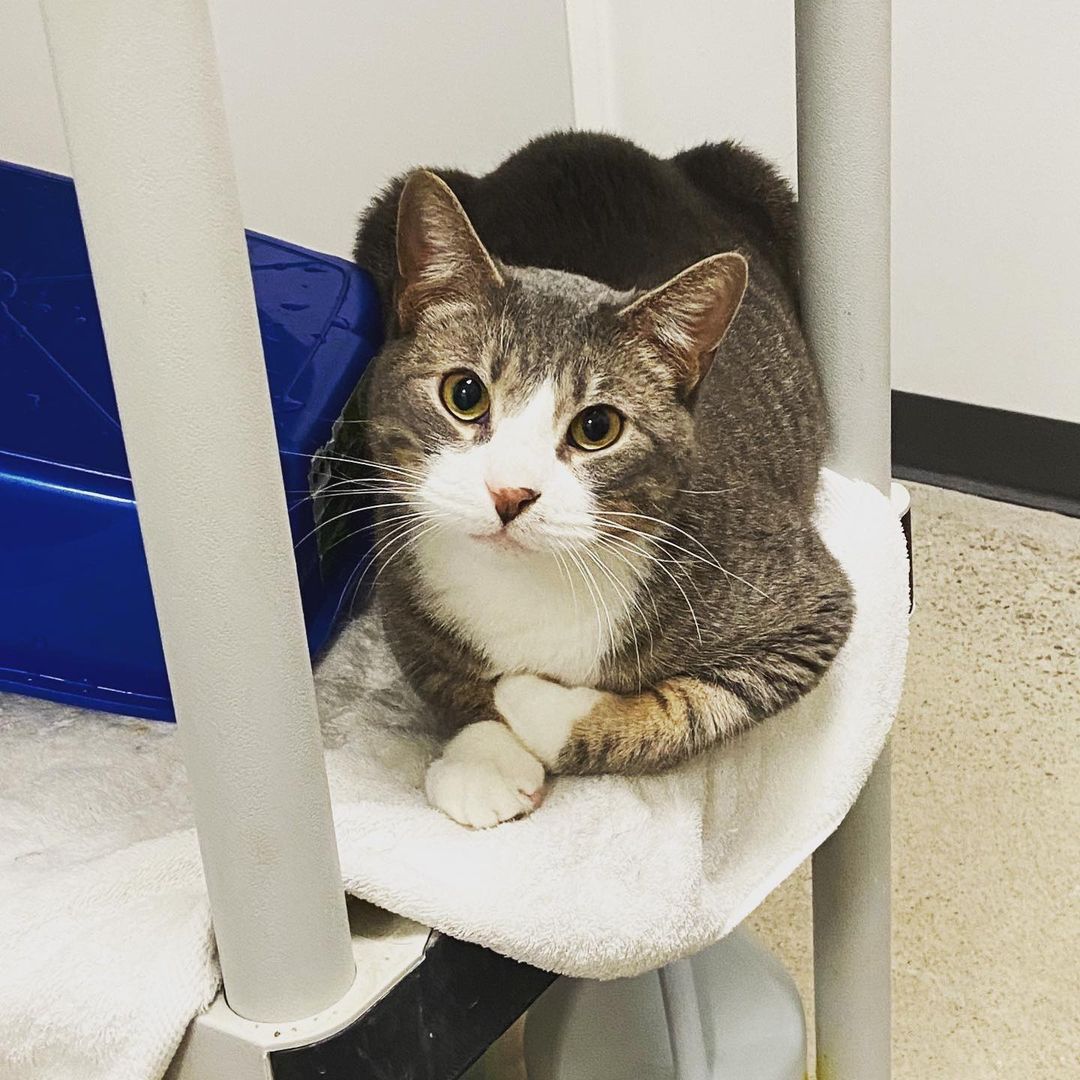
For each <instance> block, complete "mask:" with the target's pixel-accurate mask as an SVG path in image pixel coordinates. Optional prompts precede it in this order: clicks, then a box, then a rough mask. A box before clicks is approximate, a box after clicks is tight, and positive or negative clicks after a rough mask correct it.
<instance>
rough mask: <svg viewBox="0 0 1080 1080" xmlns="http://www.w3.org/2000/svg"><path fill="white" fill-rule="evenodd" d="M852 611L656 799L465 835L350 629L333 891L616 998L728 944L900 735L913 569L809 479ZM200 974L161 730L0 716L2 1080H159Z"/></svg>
mask: <svg viewBox="0 0 1080 1080" xmlns="http://www.w3.org/2000/svg"><path fill="white" fill-rule="evenodd" d="M818 524H819V528H820V529H821V532H822V535H823V537H824V539H825V541H826V543H827V544H828V546H829V548H830V549H831V550H832V551H833V553H834V554H835V555H836V556H837V558H838V559H839V560H840V562H841V564H842V565H843V566H844V568H845V570H846V571H847V573H848V575H849V577H850V578H851V581H852V583H853V585H854V587H855V593H856V607H857V613H856V617H855V623H854V626H853V629H852V633H851V637H850V639H849V641H848V643H847V644H846V645H845V647H844V649H843V650H842V651H841V653H840V655H839V656H838V657H837V659H836V661H835V662H834V664H833V666H832V668H831V669H830V671H829V673H828V674H827V676H826V678H825V679H824V681H823V682H822V684H821V685H820V686H819V687H818V688H817V689H816V690H814V691H813V692H812V693H811V694H809V695H808V696H807V697H806V698H804V699H803V700H802V701H801V702H799V703H798V704H797V705H795V706H793V707H792V708H789V709H787V710H785V711H784V712H783V713H782V714H780V715H778V716H776V717H774V718H772V719H770V720H769V721H767V722H766V723H764V724H762V725H761V726H759V727H758V728H757V729H755V730H754V731H751V732H749V733H748V734H746V735H745V736H743V737H741V738H740V739H738V740H737V741H736V742H734V743H733V744H732V745H730V746H726V747H720V748H717V749H715V750H712V751H710V752H708V753H706V754H703V755H701V756H700V757H698V758H697V759H695V760H693V761H690V762H688V763H686V764H685V765H683V766H681V767H679V768H676V769H674V770H672V771H670V772H668V773H666V774H664V775H661V776H654V777H635V778H624V777H598V778H597V777H591V778H575V777H564V778H559V779H558V780H557V782H556V783H555V785H554V787H553V789H552V791H551V793H550V794H549V796H548V798H547V800H546V802H545V803H544V805H543V806H542V807H541V808H540V809H539V810H538V811H537V812H536V813H535V814H533V815H532V816H530V817H528V818H526V819H524V820H522V821H516V822H510V823H507V824H505V825H501V826H499V827H497V828H495V829H490V830H485V831H480V832H470V831H468V830H466V829H463V828H462V827H460V826H458V825H456V824H455V823H454V822H452V821H450V820H449V819H448V818H446V817H444V816H443V815H442V814H440V813H439V812H438V811H435V810H433V809H432V808H430V807H429V806H428V805H427V803H426V800H425V798H424V795H423V790H422V778H423V773H424V769H425V766H426V764H427V762H428V761H429V760H430V758H431V756H432V754H433V753H434V752H435V751H436V743H435V742H434V741H433V740H432V739H431V738H430V737H428V736H427V735H425V734H423V733H422V731H420V730H418V726H417V725H418V723H420V719H419V713H420V709H419V706H418V704H417V702H416V700H415V699H414V697H413V695H412V693H411V692H410V691H409V689H408V688H407V687H406V686H405V685H404V683H403V681H402V679H401V676H400V674H399V672H398V671H397V669H396V666H395V664H394V662H393V660H392V658H391V656H390V653H389V651H388V649H387V647H386V645H385V642H384V641H383V639H382V637H381V633H380V629H379V625H378V620H377V618H375V617H374V615H372V614H370V613H369V614H366V615H364V616H363V617H362V618H360V619H358V620H357V621H356V622H355V623H354V624H352V625H351V626H350V627H349V628H347V630H346V631H345V632H344V633H343V634H342V635H341V637H340V638H339V640H338V641H337V643H336V644H335V646H334V648H333V649H332V650H331V652H330V654H329V655H328V656H327V658H326V659H325V660H324V661H323V663H322V664H321V666H320V668H319V671H318V674H317V685H318V689H319V698H320V710H321V714H322V720H323V728H324V734H325V738H326V745H327V770H328V773H329V777H330V784H331V791H332V794H333V799H334V812H335V819H336V824H337V835H338V844H339V848H340V854H341V865H342V871H343V875H344V878H345V885H346V887H347V888H348V890H349V891H350V892H352V893H355V894H356V895H358V896H361V897H363V898H365V899H368V900H371V901H374V902H375V903H377V904H380V905H381V906H383V907H386V908H389V909H390V910H392V911H395V912H399V913H400V914H402V915H407V916H409V917H410V918H413V919H416V920H418V921H420V922H423V923H426V924H428V925H431V926H434V927H436V928H438V929H440V930H443V931H446V932H447V933H449V934H453V935H455V936H457V937H461V938H465V939H467V940H469V941H475V942H479V943H481V944H483V945H486V946H488V947H490V948H493V949H497V950H498V951H500V952H503V953H506V954H507V955H509V956H512V957H515V958H517V959H519V960H523V961H527V962H528V963H531V964H536V965H538V966H540V967H543V968H547V969H549V970H552V971H557V972H560V973H563V974H568V975H578V976H589V977H594V978H614V977H618V976H624V975H633V974H636V973H638V972H641V971H645V970H648V969H650V968H653V967H656V966H658V965H660V964H663V963H665V962H666V961H668V960H671V959H674V958H676V957H679V956H684V955H687V954H690V953H693V952H695V951H697V950H698V949H701V948H703V947H704V946H706V945H708V944H710V943H712V942H714V941H716V940H717V939H718V938H720V937H722V936H723V935H724V934H725V933H727V932H728V931H729V930H731V929H732V928H734V927H735V926H736V925H737V924H738V923H739V922H740V921H741V920H742V919H743V918H744V917H745V916H746V915H747V914H749V912H750V911H752V910H753V908H754V907H755V906H756V905H757V904H758V903H759V902H760V901H761V900H762V899H763V898H764V897H765V896H766V895H767V894H768V892H769V891H770V890H771V889H773V888H774V887H775V886H776V885H778V884H779V883H780V882H781V881H782V880H783V879H784V878H785V877H786V876H787V875H788V874H789V873H791V871H792V870H794V869H795V867H796V866H798V864H799V863H800V862H801V861H802V860H803V859H805V858H806V857H807V856H808V855H809V854H810V853H811V852H812V851H813V850H814V848H815V847H816V846H817V845H818V844H819V843H820V842H821V841H822V840H823V839H825V837H826V836H828V834H829V833H830V832H831V831H832V830H833V829H834V828H835V827H836V826H837V824H838V823H839V822H840V820H841V819H842V818H843V816H844V814H845V813H846V811H847V809H848V808H849V807H850V805H851V803H852V802H853V800H854V798H855V796H856V794H857V792H858V790H859V788H860V787H861V785H862V783H863V781H864V780H865V778H866V776H867V774H868V773H869V770H870V768H871V766H872V764H873V762H874V759H875V758H876V757H877V755H878V753H879V752H880V750H881V748H882V746H883V744H884V741H885V738H886V735H887V733H888V730H889V726H890V724H891V722H892V719H893V716H894V715H895V713H896V709H897V705H898V703H899V698H900V690H901V684H902V680H903V669H904V660H905V655H906V648H907V561H906V554H905V548H904V542H903V537H902V535H901V531H900V527H899V523H898V522H897V519H896V513H895V510H894V509H893V508H892V507H891V506H890V504H889V502H888V500H887V499H885V498H884V497H883V496H882V495H880V494H879V493H878V492H877V491H875V490H874V489H873V488H872V487H870V486H868V485H866V484H861V483H856V482H853V481H849V480H845V479H843V478H841V477H838V476H836V475H834V474H831V473H827V472H826V473H824V474H823V483H822V487H821V493H820V499H819V510H818ZM217 987H218V970H217V965H216V961H215V959H214V953H213V946H212V938H211V931H210V917H209V909H208V905H207V901H206V895H205V890H204V886H203V881H202V872H201V868H200V864H199V857H198V848H197V844H196V840H195V835H194V831H193V828H192V817H191V811H190V807H189V805H188V802H187V796H186V780H185V777H184V770H183V765H182V763H181V760H180V756H179V748H178V745H177V741H176V739H175V737H174V732H173V729H172V727H171V725H164V724H156V723H152V722H145V721H139V720H130V719H125V718H121V717H115V716H108V715H104V714H99V713H90V712H84V711H80V710H77V709H72V708H65V707H62V706H58V705H51V704H47V703H44V702H41V701H36V700H32V699H29V698H21V697H15V696H4V695H0V1078H3V1080H8V1078H15V1077H18V1078H19V1080H53V1078H61V1077H63V1078H68V1077H76V1076H77V1077H79V1078H80V1080H96V1078H99V1077H100V1078H106V1077H108V1078H110V1080H116V1078H131V1080H147V1078H153V1077H159V1076H160V1075H161V1074H162V1073H163V1072H164V1069H165V1067H166V1066H167V1064H168V1061H169V1060H170V1058H171V1056H172V1054H173V1053H174V1051H175V1049H176V1046H177V1044H178V1043H179V1041H180V1038H181V1036H182V1035H183V1032H184V1030H185V1028H186V1026H187V1024H188V1023H189V1022H190V1020H191V1018H192V1017H193V1016H194V1015H195V1014H196V1013H197V1012H198V1011H199V1010H200V1009H201V1008H203V1007H204V1006H205V1005H206V1004H207V1003H208V1002H209V1001H210V1000H211V999H212V997H213V996H214V994H215V992H216V990H217Z"/></svg>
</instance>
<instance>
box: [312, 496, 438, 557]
mask: <svg viewBox="0 0 1080 1080" xmlns="http://www.w3.org/2000/svg"><path fill="white" fill-rule="evenodd" d="M403 506H424V503H419V502H408V501H406V500H404V499H395V500H394V501H393V502H387V503H376V504H375V505H374V506H357V507H354V508H353V509H352V510H343V511H342V512H341V513H340V514H335V515H334V516H333V517H329V518H327V519H326V520H325V521H320V522H319V523H318V525H316V526H315V528H314V529H309V530H308V531H307V532H306V533H304V535H303V536H301V537H300V539H299V540H297V541H296V543H295V544H293V550H294V551H295V550H296V548H298V547H299V546H300V545H301V544H302V543H303V542H304V541H305V540H308V539H310V538H311V537H312V536H314V535H315V534H316V533H317V532H319V531H320V530H322V529H325V528H326V527H327V526H328V525H333V524H334V522H335V521H341V519H342V518H347V517H351V516H352V515H353V514H363V513H365V512H367V511H372V510H389V509H396V508H398V507H403Z"/></svg>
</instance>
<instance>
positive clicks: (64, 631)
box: [0, 162, 382, 720]
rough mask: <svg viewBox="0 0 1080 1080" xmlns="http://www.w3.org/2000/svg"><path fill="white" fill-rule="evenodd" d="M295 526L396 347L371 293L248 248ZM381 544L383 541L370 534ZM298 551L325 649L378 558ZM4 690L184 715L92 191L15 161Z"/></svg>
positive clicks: (9, 198) (2, 466) (0, 205)
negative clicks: (113, 364) (113, 371)
mask: <svg viewBox="0 0 1080 1080" xmlns="http://www.w3.org/2000/svg"><path fill="white" fill-rule="evenodd" d="M248 253H249V255H250V258H251V268H252V277H253V280H254V283H255V297H256V302H257V305H258V311H259V325H260V328H261V331H262V339H263V352H264V355H265V358H266V371H267V379H268V381H269V384H270V396H271V400H272V402H273V408H274V420H275V425H276V428H277V438H278V448H279V450H280V453H281V468H282V475H283V478H284V484H285V489H286V491H287V492H288V493H289V494H288V496H287V498H288V504H289V518H290V522H291V525H292V530H293V535H294V537H295V539H296V540H297V541H299V540H300V539H301V538H303V537H304V536H305V535H306V534H308V533H309V531H310V530H311V529H312V528H313V524H314V522H313V515H312V509H311V507H312V503H311V502H310V500H308V499H306V498H305V497H304V495H303V494H302V493H303V492H306V491H307V488H308V476H309V471H310V466H311V455H312V454H313V453H314V452H315V451H316V450H317V449H318V448H319V447H320V446H323V445H324V444H325V443H326V442H327V440H328V439H329V437H330V433H331V426H332V424H333V422H334V420H335V419H336V418H337V417H338V416H339V415H340V413H341V410H342V408H343V407H344V405H345V402H346V400H347V399H348V397H349V394H350V393H351V392H352V390H353V388H354V387H355V385H356V382H357V380H358V379H359V377H360V375H361V373H362V372H363V370H364V368H365V366H366V365H367V362H368V361H369V360H370V358H371V357H372V356H373V355H374V353H375V352H376V351H377V349H378V347H379V345H380V342H381V333H382V331H381V320H380V318H379V312H378V299H377V295H376V292H375V288H374V285H373V283H372V282H371V280H370V279H369V278H368V277H367V276H366V275H365V274H363V273H361V272H360V271H358V270H357V269H356V268H355V267H354V266H352V265H351V264H350V263H347V262H345V261H343V260H341V259H335V258H332V257H331V256H328V255H320V254H317V253H316V252H313V251H307V250H305V249H304V248H299V247H296V246H294V245H292V244H286V243H282V242H281V241H280V240H273V239H271V238H270V237H266V236H259V235H256V234H254V233H249V234H248ZM362 535H366V534H362ZM342 549H343V550H342V552H340V553H338V552H335V554H336V555H337V554H340V555H341V557H340V558H336V559H335V560H334V568H332V569H327V568H324V567H323V566H322V565H321V564H320V560H319V555H318V546H317V544H316V543H315V541H314V539H309V540H307V541H305V542H304V543H301V544H300V546H299V547H298V549H297V575H298V579H299V582H300V590H301V595H302V597H303V604H304V615H305V618H306V620H307V629H308V641H309V644H310V646H311V649H312V652H315V651H317V650H318V649H319V648H321V647H322V646H323V645H324V644H325V643H326V641H327V640H328V638H329V635H330V633H331V630H332V628H333V623H334V619H335V616H336V613H337V611H338V608H339V607H340V606H341V600H342V597H343V594H344V591H345V589H346V588H347V587H348V581H349V576H350V574H351V571H352V569H353V568H355V567H356V566H357V562H358V560H359V559H362V558H363V556H364V555H365V553H366V547H365V545H364V542H363V541H362V540H360V539H359V538H358V539H357V540H356V541H354V542H353V544H352V546H351V547H349V546H348V545H344V544H343V545H342ZM0 689H4V690H13V691H17V692H19V693H24V694H36V695H38V696H41V697H46V698H51V699H54V700H57V701H63V702H69V703H74V704H78V705H85V706H88V707H92V708H98V709H108V710H111V711H114V712H124V713H130V714H132V715H136V716H146V717H154V718H157V719H163V720H164V719H172V716H173V713H172V702H171V700H170V697H169V684H168V678H167V676H166V673H165V661H164V657H163V655H162V651H161V641H160V638H159V636H158V628H157V616H156V615H155V612H154V602H153V597H152V595H151V592H150V579H149V576H148V574H147V569H146V560H145V557H144V554H143V547H142V538H141V535H140V532H139V523H138V518H137V516H136V513H135V502H134V497H133V495H132V489H131V480H130V473H129V471H128V466H127V459H126V457H125V455H124V442H123V437H122V434H121V431H120V423H119V419H118V415H117V409H116V400H115V398H114V396H113V389H112V381H111V379H110V376H109V366H108V357H107V354H106V351H105V341H104V338H103V336H102V331H101V322H100V319H99V317H98V309H97V303H96V300H95V297H94V287H93V282H92V280H91V277H90V266H89V262H88V259H87V254H86V244H85V242H84V239H83V232H82V225H81V222H80V219H79V211H78V205H77V203H76V199H75V189H74V185H73V184H72V182H71V181H70V180H68V179H66V178H64V177H59V176H53V175H51V174H48V173H42V172H38V171H37V170H34V169H27V168H23V167H20V166H16V165H9V164H5V163H3V162H0Z"/></svg>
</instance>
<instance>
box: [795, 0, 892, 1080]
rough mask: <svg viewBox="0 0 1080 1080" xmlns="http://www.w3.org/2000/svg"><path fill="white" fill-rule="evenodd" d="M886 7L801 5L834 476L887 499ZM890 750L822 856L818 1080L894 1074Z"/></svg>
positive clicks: (809, 322)
mask: <svg viewBox="0 0 1080 1080" xmlns="http://www.w3.org/2000/svg"><path fill="white" fill-rule="evenodd" d="M890 17H891V12H890V3H889V0H796V3H795V29H796V66H797V84H798V120H799V230H800V241H801V263H802V302H803V315H804V319H805V322H806V327H807V331H808V334H809V337H810V341H811V344H812V345H813V348H814V350H815V352H816V354H817V356H818V358H819V361H820V363H821V365H822V369H823V376H824V381H825V390H826V395H827V398H828V402H829V408H830V414H831V421H832V429H833V445H832V453H831V458H830V464H831V465H832V466H833V467H834V468H836V469H837V470H838V471H840V472H842V473H844V474H845V475H847V476H852V477H857V478H859V479H863V480H868V481H870V482H871V483H873V484H875V485H877V486H878V487H879V488H881V490H882V491H885V492H887V491H888V484H889V476H890V430H889V414H890V379H889V141H890V140H889V135H890V129H889V95H890ZM889 795H890V789H889V755H888V751H887V750H886V752H885V753H883V754H882V756H881V758H880V760H879V761H878V763H877V765H876V766H875V769H874V772H873V774H872V775H871V777H870V780H869V782H868V783H867V785H866V787H865V789H864V790H863V792H862V794H861V795H860V796H859V799H858V801H857V802H856V804H855V806H854V807H853V808H852V810H851V812H850V813H849V814H848V816H847V818H846V819H845V821H844V822H843V824H842V825H841V826H840V828H839V829H838V830H837V832H836V833H835V834H834V835H833V836H832V837H831V838H830V839H829V840H828V841H826V843H825V844H823V845H822V847H821V848H820V849H819V850H818V852H817V854H816V855H815V856H814V974H815V980H814V982H815V994H814V997H815V1005H816V1028H817V1048H818V1050H817V1052H818V1080H887V1078H888V1077H889V1075H890V1071H891V1065H890V1049H891V993H890V958H891V949H890V931H891V919H890V866H889V862H890V822H889V816H890V805H889V803H890V799H889Z"/></svg>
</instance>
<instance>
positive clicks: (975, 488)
mask: <svg viewBox="0 0 1080 1080" xmlns="http://www.w3.org/2000/svg"><path fill="white" fill-rule="evenodd" d="M892 455H893V472H894V474H895V475H896V476H897V477H898V478H899V479H901V480H913V481H916V482H918V483H926V484H934V485H935V486H937V487H946V488H953V489H955V490H957V491H965V492H967V493H968V494H971V495H981V496H984V497H985V498H989V499H997V500H999V501H1001V502H1010V503H1018V504H1020V505H1021V506H1031V507H1035V508H1037V509H1039V510H1053V511H1055V512H1057V513H1059V514H1069V515H1071V516H1073V517H1080V424H1070V423H1068V422H1066V421H1064V420H1050V419H1048V418H1046V417H1042V416H1029V415H1027V414H1025V413H1015V412H1009V411H1007V410H1005V409H990V408H987V407H985V406H982V405H968V404H966V403H964V402H960V401H946V400H944V399H942V398H932V397H926V396H924V395H922V394H909V393H906V392H905V391H902V390H894V391H893V393H892Z"/></svg>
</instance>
